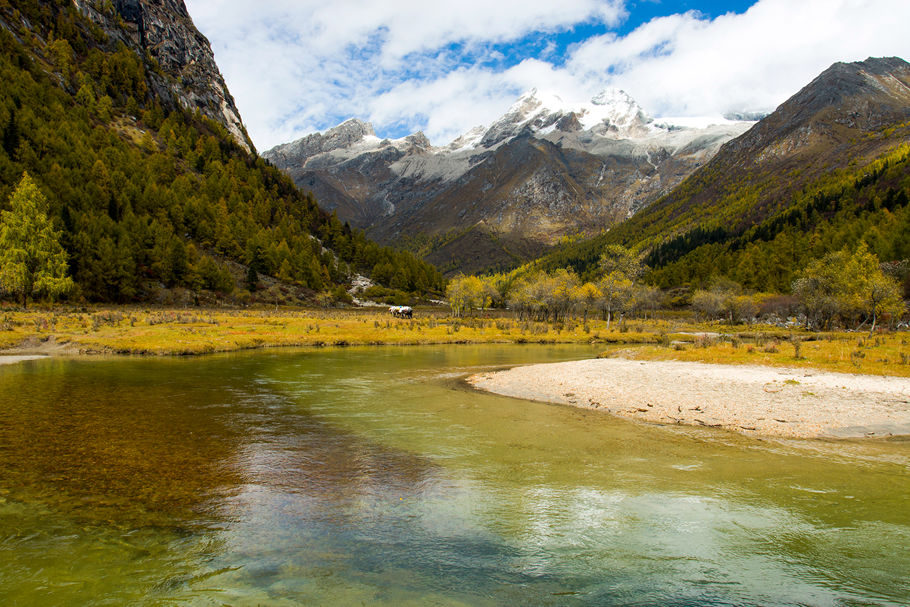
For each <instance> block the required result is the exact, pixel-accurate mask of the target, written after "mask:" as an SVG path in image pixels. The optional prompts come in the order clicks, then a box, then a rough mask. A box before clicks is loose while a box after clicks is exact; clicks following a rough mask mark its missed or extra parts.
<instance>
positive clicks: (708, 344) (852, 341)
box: [628, 332, 910, 377]
mask: <svg viewBox="0 0 910 607" xmlns="http://www.w3.org/2000/svg"><path fill="white" fill-rule="evenodd" d="M628 355H630V356H634V357H635V358H640V359H648V360H681V361H693V362H705V363H724V364H744V365H767V366H773V367H797V368H800V367H804V368H812V369H823V370H827V371H837V372H840V373H863V374H868V375H894V376H901V377H910V333H908V332H900V333H880V334H876V335H872V336H870V335H869V334H867V333H865V334H864V333H826V334H824V335H808V334H794V335H793V336H792V337H783V336H780V335H777V336H763V335H762V334H761V333H758V334H754V335H750V334H749V333H745V334H737V335H728V336H725V337H723V338H720V339H702V338H697V337H696V338H692V339H688V340H686V341H685V342H682V341H677V340H673V341H671V342H670V343H664V344H663V345H644V346H641V347H640V348H636V349H635V350H634V351H632V352H628Z"/></svg>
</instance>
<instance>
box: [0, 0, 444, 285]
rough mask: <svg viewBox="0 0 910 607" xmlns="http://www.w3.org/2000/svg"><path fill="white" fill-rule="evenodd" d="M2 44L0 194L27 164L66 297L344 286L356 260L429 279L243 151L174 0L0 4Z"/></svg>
mask: <svg viewBox="0 0 910 607" xmlns="http://www.w3.org/2000/svg"><path fill="white" fill-rule="evenodd" d="M118 11H119V12H118ZM131 11H132V12H131ZM137 15H138V16H137ZM140 17H141V20H139V21H138V22H137V19H140ZM150 45H152V46H150ZM171 47H173V48H171ZM0 49H2V52H0V79H2V81H3V83H4V86H3V87H2V88H0V135H2V137H0V139H2V146H0V206H4V207H5V206H6V204H7V200H8V198H9V194H10V192H11V191H12V189H13V188H14V187H15V184H17V183H18V182H19V180H20V179H21V177H22V174H23V172H26V171H27V172H28V173H29V174H30V175H31V176H32V178H33V179H34V180H35V181H36V182H37V183H38V185H39V187H40V189H41V190H42V191H43V192H44V194H45V195H46V196H47V197H48V199H49V201H50V207H51V208H50V214H51V218H52V220H53V222H54V224H55V226H56V228H57V229H58V230H59V231H61V233H62V241H63V245H64V247H65V249H66V251H67V253H68V257H69V265H70V274H71V275H72V277H73V278H74V280H75V281H76V284H77V292H76V293H74V294H73V295H72V296H73V297H74V298H77V299H78V298H84V299H88V300H101V301H136V300H142V301H149V300H152V301H174V300H175V298H176V299H181V298H182V299H183V300H186V298H188V297H189V298H190V300H192V299H193V298H203V299H204V298H206V297H208V298H210V300H211V298H212V296H213V294H214V293H220V295H219V296H218V297H219V298H223V297H225V296H228V297H232V298H233V299H234V300H235V301H240V302H243V301H249V299H250V297H252V298H253V299H254V300H255V299H256V298H260V299H263V298H264V299H266V300H268V301H271V302H274V301H275V300H276V299H281V298H285V299H287V298H294V297H300V298H312V297H314V296H315V294H316V293H318V292H321V291H331V292H333V293H336V294H337V295H338V296H339V297H342V296H343V291H344V288H343V285H344V283H345V282H347V280H348V277H349V275H350V274H351V273H352V272H359V273H363V274H367V275H369V274H377V275H381V282H382V283H383V284H385V285H387V286H390V287H394V288H396V289H401V290H405V291H424V290H427V289H438V288H440V287H441V277H440V275H439V274H438V272H436V271H435V269H434V268H432V267H430V266H429V265H427V264H425V263H423V262H419V261H418V260H416V259H415V258H414V257H413V256H411V255H409V254H405V253H402V252H397V251H393V250H390V249H385V248H382V247H380V246H378V245H376V244H375V243H373V242H370V241H369V240H368V239H367V238H366V237H365V235H364V234H363V233H362V232H360V231H358V230H352V229H351V228H350V227H349V226H347V225H346V224H343V223H342V222H340V221H338V219H337V218H335V217H333V216H331V215H329V214H328V213H326V212H325V211H323V210H321V209H319V208H318V206H317V205H316V202H315V200H314V199H313V198H312V197H311V196H308V195H305V194H303V193H301V192H300V191H299V190H298V189H297V188H296V187H295V186H294V184H293V183H292V182H291V181H290V179H288V178H287V177H286V176H285V175H283V174H282V173H281V172H279V171H278V170H277V169H274V168H272V167H269V166H268V165H267V164H266V163H265V161H263V160H262V159H260V158H258V157H257V156H255V155H253V154H251V153H250V151H248V150H249V149H250V148H251V146H250V144H249V141H248V139H246V136H245V134H244V131H243V127H242V122H240V119H239V116H238V115H236V113H235V111H234V110H233V109H231V108H233V105H232V102H230V95H229V93H228V91H227V90H226V89H225V88H224V86H223V81H222V80H221V79H220V75H219V74H218V72H217V66H215V64H214V60H213V59H212V57H211V52H210V50H209V49H208V44H207V43H206V42H205V39H204V38H203V37H202V36H201V34H199V33H198V32H197V31H196V30H195V28H194V27H193V26H192V21H191V20H190V19H189V16H188V15H187V14H186V9H185V7H184V6H183V3H182V2H179V1H176V0H154V1H153V0H147V1H146V0H142V1H139V2H129V1H126V0H124V1H122V2H117V3H116V5H113V4H111V3H108V2H97V3H96V2H91V3H85V2H79V3H74V2H70V1H67V0H53V1H46V2H35V1H31V2H27V3H22V4H21V6H19V7H18V8H17V9H13V8H11V7H9V6H8V5H6V6H2V5H0ZM168 49H171V50H168ZM175 49H176V50H175ZM156 57H157V58H156ZM166 66H167V67H166ZM169 70H174V71H169ZM225 108H227V110H229V111H225ZM216 118H217V120H216ZM235 118H236V120H235ZM377 270H378V272H377ZM267 287H268V290H267V291H266V288H267ZM247 289H249V290H251V291H252V295H251V294H250V293H249V292H248V291H247Z"/></svg>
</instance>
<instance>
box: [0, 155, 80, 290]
mask: <svg viewBox="0 0 910 607" xmlns="http://www.w3.org/2000/svg"><path fill="white" fill-rule="evenodd" d="M10 207H11V208H10V210H9V211H4V212H3V213H0V286H2V288H3V290H5V291H7V292H9V293H12V294H15V295H17V296H18V297H19V298H20V300H21V301H22V305H23V307H24V306H26V305H27V304H28V298H29V297H31V296H32V295H33V294H34V295H47V296H49V297H55V296H57V295H62V294H64V293H66V292H67V291H69V290H70V289H71V288H72V287H73V281H72V280H71V279H70V278H69V276H67V264H66V251H64V250H63V246H62V245H61V244H60V234H59V233H58V232H57V231H56V230H54V226H53V225H52V224H51V221H50V219H48V217H47V199H46V198H45V197H44V194H42V193H41V190H39V189H38V186H37V185H35V182H34V181H32V179H31V177H29V176H28V173H25V174H23V175H22V180H21V181H20V182H19V185H18V187H17V188H16V190H15V191H14V192H13V194H12V196H10Z"/></svg>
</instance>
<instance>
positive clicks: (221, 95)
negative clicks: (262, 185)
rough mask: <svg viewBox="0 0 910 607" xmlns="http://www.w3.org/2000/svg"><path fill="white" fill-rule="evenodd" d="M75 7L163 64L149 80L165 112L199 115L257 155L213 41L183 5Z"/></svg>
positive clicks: (89, 2) (158, 1)
mask: <svg viewBox="0 0 910 607" xmlns="http://www.w3.org/2000/svg"><path fill="white" fill-rule="evenodd" d="M73 2H74V4H75V5H76V7H77V8H78V9H79V10H80V12H82V14H83V15H85V16H86V17H88V18H89V19H91V20H92V21H93V22H94V23H96V24H97V25H99V26H100V27H101V29H103V30H104V32H105V33H106V34H107V35H108V36H110V37H111V38H112V39H114V40H120V41H122V42H123V43H124V44H126V45H127V46H128V47H129V48H132V49H134V50H136V51H137V52H139V53H141V54H145V53H148V54H149V55H150V56H151V57H152V58H153V59H155V61H157V63H158V65H160V66H161V70H160V71H152V70H150V71H149V80H150V85H151V88H152V90H153V92H154V94H155V95H156V96H157V97H158V98H159V99H160V100H161V101H162V103H164V104H165V106H168V105H170V106H172V107H176V106H180V107H183V108H186V109H190V110H199V111H200V112H202V113H203V114H204V115H206V116H208V117H209V118H212V119H213V120H215V121H217V122H220V123H221V124H223V125H224V127H225V128H226V129H227V130H228V132H230V134H231V136H232V137H233V138H234V140H235V141H236V142H237V143H238V144H239V145H240V146H241V147H243V148H244V149H246V150H247V151H252V150H253V143H252V141H251V140H250V138H249V136H248V135H247V133H246V129H245V128H244V126H243V122H242V120H241V119H240V112H239V111H238V110H237V106H236V105H235V104H234V99H233V97H231V94H230V92H228V89H227V86H226V85H225V83H224V77H223V76H222V75H221V72H220V71H219V70H218V66H217V65H216V64H215V57H214V55H213V53H212V48H211V46H210V44H209V41H208V40H207V39H206V37H205V36H203V35H202V34H201V33H200V32H199V30H197V29H196V27H195V26H194V25H193V20H192V19H191V18H190V15H189V13H188V12H187V9H186V5H185V4H184V3H183V0H116V1H115V2H113V3H112V2H110V1H109V0H73Z"/></svg>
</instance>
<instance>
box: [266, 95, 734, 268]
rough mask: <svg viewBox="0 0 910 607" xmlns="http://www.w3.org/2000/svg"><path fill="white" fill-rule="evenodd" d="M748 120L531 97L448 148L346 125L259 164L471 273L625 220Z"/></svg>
mask: <svg viewBox="0 0 910 607" xmlns="http://www.w3.org/2000/svg"><path fill="white" fill-rule="evenodd" d="M751 124H752V123H749V122H731V121H727V120H724V119H719V120H718V124H714V125H709V126H705V127H704V128H685V127H679V126H672V125H667V124H656V123H655V121H654V120H653V119H652V118H651V117H650V116H648V115H647V113H646V112H645V111H644V110H643V109H642V108H641V107H640V106H639V105H638V104H637V103H635V101H634V100H633V99H632V98H631V97H629V96H628V95H627V94H626V93H625V92H623V91H619V90H608V91H604V92H603V93H601V94H599V95H597V96H596V97H595V98H594V99H592V100H591V101H590V102H587V103H568V102H565V101H563V100H562V99H561V98H560V97H558V96H557V95H552V94H546V93H541V92H538V91H536V90H532V91H529V92H528V93H526V94H525V95H522V96H521V97H520V98H519V99H518V100H517V101H516V102H515V103H514V104H513V105H512V106H511V107H510V108H509V109H508V111H507V112H506V113H505V114H504V115H503V116H502V117H501V118H499V119H498V120H496V121H495V122H493V123H492V124H491V125H489V126H486V127H476V128H474V129H471V130H470V131H469V132H467V133H465V134H464V135H462V136H460V137H458V138H457V139H455V140H454V141H453V142H451V143H450V144H448V145H446V146H444V147H434V146H432V145H431V144H430V142H429V141H428V140H427V138H426V137H425V136H424V135H423V133H415V134H413V135H409V136H407V137H404V138H402V139H397V140H394V141H393V140H380V139H379V138H378V137H376V135H375V133H374V132H373V127H372V126H371V125H369V124H367V123H364V122H361V121H359V120H348V121H347V122H345V123H343V124H341V125H339V126H337V127H334V128H332V129H329V130H328V131H325V132H324V133H314V134H312V135H309V136H307V137H304V138H303V139H300V140H298V141H295V142H292V143H287V144H283V145H280V146H277V147H275V148H273V149H271V150H269V151H267V152H264V153H263V154H262V155H263V157H264V158H266V159H268V160H269V161H271V162H272V163H273V164H275V165H276V166H278V167H279V168H281V169H283V170H285V171H287V172H288V173H289V174H290V175H291V177H292V178H293V179H294V180H295V182H296V183H297V184H298V186H300V187H302V188H304V189H306V190H310V191H312V192H313V193H314V194H315V196H316V198H317V200H319V202H320V204H321V205H322V206H323V207H324V208H326V209H329V210H335V211H336V212H337V213H338V215H339V217H341V218H342V219H345V220H347V221H350V222H351V223H352V224H354V225H357V226H358V227H362V228H365V229H367V230H368V233H369V234H370V236H372V237H373V238H376V239H377V240H379V241H381V242H384V243H394V244H408V243H410V242H413V241H414V240H417V241H421V240H431V241H435V244H433V245H432V246H431V248H430V250H429V252H428V253H427V259H429V260H430V261H432V262H433V263H435V264H436V265H437V266H439V267H440V268H441V269H443V270H445V271H448V272H456V271H461V270H464V271H478V270H484V269H490V268H502V267H506V266H509V265H513V264H514V263H517V262H520V261H523V260H525V259H528V258H530V257H533V256H536V255H538V254H540V253H541V252H542V251H544V250H545V249H546V248H547V247H549V246H551V245H552V244H553V243H554V242H555V241H556V240H557V239H559V238H560V237H561V236H565V235H574V234H577V233H587V234H590V233H595V232H599V231H600V230H602V229H604V228H608V227H609V226H611V225H614V224H615V223H617V222H619V221H623V220H625V219H626V218H628V217H629V216H631V215H632V214H633V213H635V212H636V211H638V210H639V209H641V208H642V207H644V206H646V205H648V204H649V203H651V202H652V201H654V200H656V199H657V198H659V197H660V196H661V195H663V194H666V193H667V192H669V191H670V190H671V189H672V188H673V187H675V186H676V185H677V184H679V183H680V182H681V181H682V180H683V179H684V178H685V177H687V176H688V175H689V174H691V173H692V172H693V171H694V170H695V169H697V168H698V167H699V166H701V165H702V164H704V163H705V162H706V161H707V160H708V159H710V158H711V157H712V156H713V155H714V153H715V152H716V151H717V150H718V149H719V148H720V146H721V145H722V144H723V143H725V142H726V141H728V140H730V139H732V138H733V137H735V136H737V135H739V134H741V133H742V132H744V131H745V130H746V129H747V128H749V127H750V126H751ZM468 232H470V234H468Z"/></svg>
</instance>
